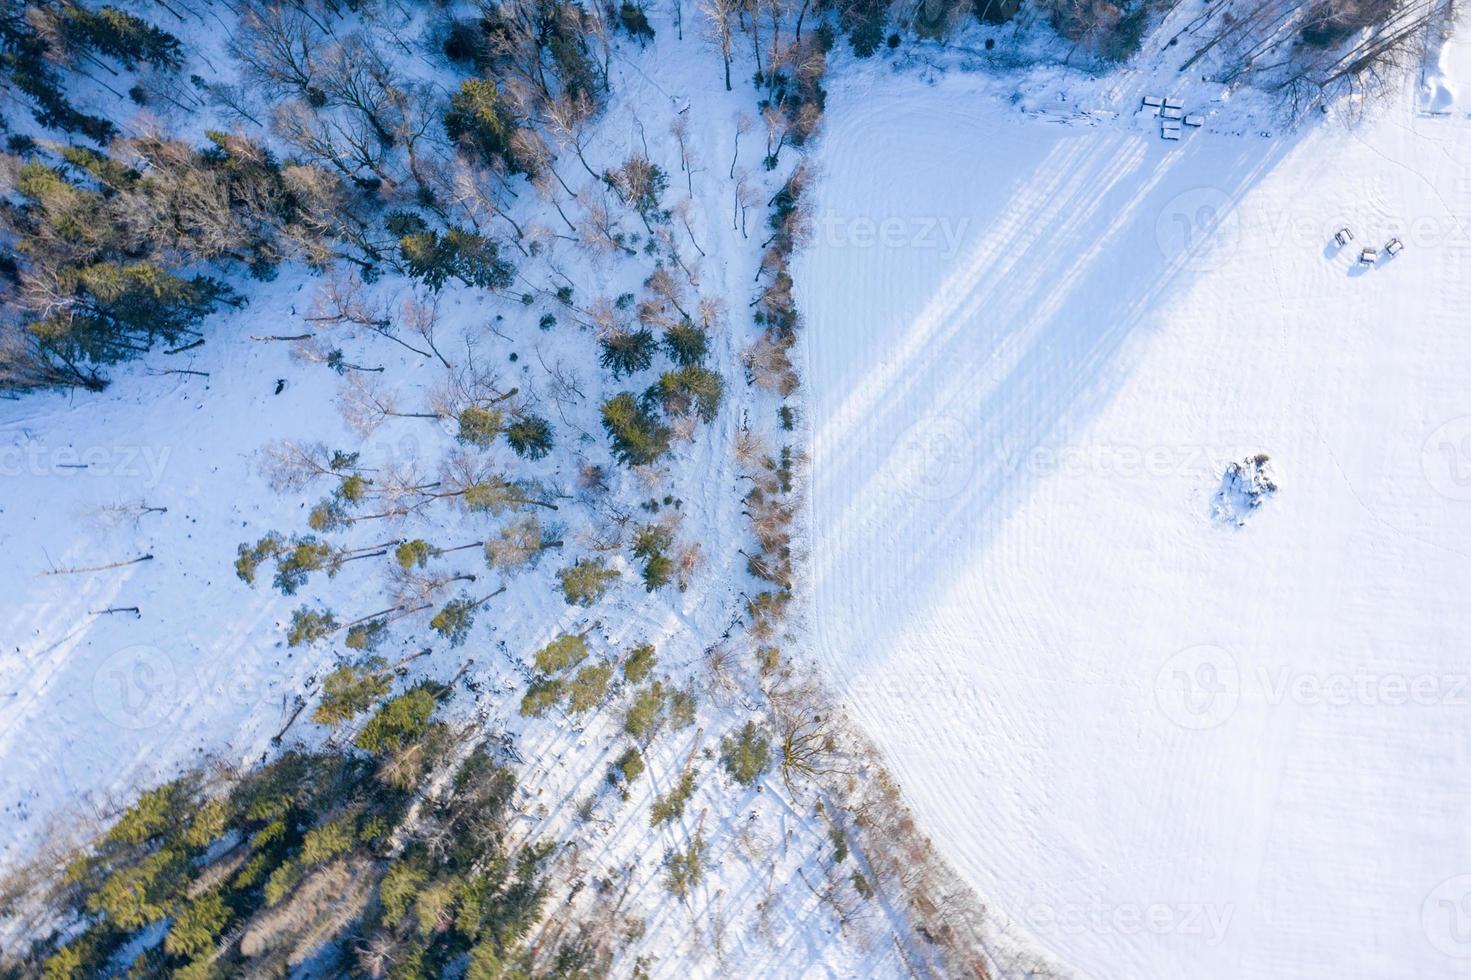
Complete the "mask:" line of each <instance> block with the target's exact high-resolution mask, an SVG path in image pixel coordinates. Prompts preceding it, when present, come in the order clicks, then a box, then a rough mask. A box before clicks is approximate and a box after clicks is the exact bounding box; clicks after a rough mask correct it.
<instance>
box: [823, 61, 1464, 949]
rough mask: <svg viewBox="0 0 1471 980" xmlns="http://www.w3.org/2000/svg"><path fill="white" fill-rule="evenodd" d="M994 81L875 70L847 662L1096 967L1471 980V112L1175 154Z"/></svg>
mask: <svg viewBox="0 0 1471 980" xmlns="http://www.w3.org/2000/svg"><path fill="white" fill-rule="evenodd" d="M994 84H999V83H991V82H987V81H986V80H985V79H979V78H975V77H970V78H964V77H953V76H952V77H949V78H946V79H942V80H941V82H940V84H939V85H938V86H937V87H926V86H924V85H922V84H920V83H919V82H917V81H914V80H912V79H906V78H903V77H886V78H884V80H883V81H882V84H881V85H874V84H872V83H871V82H866V81H865V80H864V76H861V75H860V76H858V78H856V79H854V80H852V81H849V82H846V83H844V84H841V85H838V86H835V91H834V93H833V97H832V102H831V111H830V117H829V123H828V129H827V133H826V136H825V137H824V139H825V142H824V145H823V148H822V150H821V152H820V154H819V163H820V164H821V166H822V169H823V174H822V178H821V180H820V181H819V185H818V198H817V203H818V212H817V214H816V216H815V219H816V220H815V224H816V233H817V234H816V241H815V242H814V244H813V245H812V247H811V248H809V249H808V251H807V253H806V254H805V256H804V258H803V260H802V263H801V265H800V266H799V268H798V270H797V280H798V283H799V288H800V292H801V301H802V305H803V308H804V312H805V315H806V318H807V328H806V329H807V334H806V340H807V360H808V363H807V368H806V370H807V380H808V382H809V387H808V392H809V395H808V397H809V399H810V405H809V411H810V417H811V419H810V420H811V425H812V429H813V459H814V465H813V492H812V520H813V534H814V544H813V556H812V562H811V572H812V575H813V579H814V581H813V586H814V590H815V595H814V599H813V607H812V617H813V633H814V642H815V644H816V646H817V648H818V655H819V656H820V658H821V659H822V660H823V661H824V662H825V664H826V665H827V666H828V668H829V669H830V672H831V673H832V675H833V677H834V679H835V681H836V682H837V683H838V684H839V686H840V687H841V688H843V689H844V691H845V693H846V696H847V699H848V701H849V703H850V704H851V705H852V706H853V708H854V710H855V713H856V714H857V716H858V717H859V719H860V721H861V722H862V723H863V725H864V727H865V728H867V729H868V730H869V731H870V732H871V733H872V734H873V735H874V736H875V737H876V739H877V740H878V741H879V743H880V745H881V746H882V748H883V749H884V751H885V752H886V753H887V754H888V755H889V757H890V760H891V762H892V763H893V768H894V771H895V774H896V775H897V776H898V778H899V780H900V782H901V784H902V785H903V786H904V787H905V790H906V792H907V794H908V795H909V797H910V798H911V799H912V800H913V801H914V803H915V805H916V809H917V811H918V813H919V815H920V817H921V820H922V821H923V822H924V823H925V824H926V826H927V829H928V830H929V831H930V832H931V833H932V834H933V835H934V836H935V838H936V840H937V842H938V843H939V844H940V845H941V848H942V850H943V851H944V852H946V853H947V854H948V855H949V856H950V857H951V858H952V859H954V860H955V861H956V862H957V864H958V865H959V867H960V870H961V871H962V872H963V873H964V874H965V875H966V876H967V877H968V878H970V879H971V880H972V882H973V883H974V884H975V885H976V886H977V887H978V888H979V890H980V891H981V893H982V894H983V896H986V897H987V898H988V899H989V900H990V901H991V902H992V903H993V905H994V907H995V908H996V909H997V910H998V911H1000V912H1002V913H1004V914H1005V915H1006V916H1008V917H1009V918H1010V919H1011V920H1012V922H1013V923H1015V924H1016V925H1017V926H1018V927H1019V928H1021V929H1024V930H1025V931H1027V932H1030V933H1031V934H1032V935H1033V936H1034V937H1035V939H1036V940H1037V941H1038V942H1039V943H1041V944H1042V945H1043V946H1044V947H1046V948H1047V949H1049V950H1051V951H1053V952H1054V953H1056V954H1057V955H1059V956H1060V957H1061V958H1063V959H1064V960H1065V961H1067V962H1069V963H1071V964H1072V965H1074V966H1075V967H1077V968H1078V969H1079V970H1080V972H1082V973H1084V974H1086V975H1096V976H1100V977H1130V978H1138V977H1185V976H1192V977H1255V976H1262V977H1268V976H1270V977H1289V976H1302V977H1307V976H1318V977H1321V976H1364V977H1371V976H1372V977H1387V976H1422V977H1429V976H1467V975H1471V959H1467V958H1465V957H1471V914H1462V913H1463V912H1464V910H1465V909H1467V908H1471V898H1467V896H1468V895H1471V877H1467V878H1464V879H1459V880H1452V881H1450V882H1449V883H1447V884H1445V885H1441V883H1442V882H1444V881H1446V879H1452V878H1453V876H1456V875H1461V874H1465V873H1471V829H1468V825H1467V823H1466V821H1465V819H1464V814H1465V810H1466V804H1467V802H1468V801H1471V768H1468V766H1467V761H1468V759H1467V756H1468V748H1467V747H1468V744H1471V741H1468V738H1467V735H1468V733H1471V684H1468V683H1467V674H1466V671H1467V661H1466V650H1467V649H1468V647H1471V616H1468V615H1467V614H1466V612H1465V599H1466V585H1467V583H1468V582H1471V383H1468V379H1471V313H1468V310H1471V238H1468V236H1467V229H1468V228H1471V178H1468V177H1467V176H1466V174H1467V173H1468V172H1471V171H1468V169H1467V168H1468V166H1471V125H1468V124H1467V123H1466V122H1465V121H1464V120H1459V119H1445V118H1442V119H1428V118H1425V117H1423V116H1417V115H1416V114H1415V112H1414V111H1413V108H1412V107H1411V105H1410V103H1411V102H1412V101H1413V100H1412V99H1410V98H1406V100H1405V104H1404V106H1403V107H1399V108H1395V109H1393V110H1390V111H1389V113H1388V115H1387V116H1386V118H1384V119H1382V120H1379V121H1375V122H1370V123H1365V124H1363V125H1362V126H1360V127H1359V128H1358V129H1355V130H1353V131H1349V130H1348V129H1346V128H1344V127H1342V126H1339V125H1337V124H1335V123H1331V122H1325V123H1324V124H1323V125H1321V126H1319V127H1318V128H1316V129H1314V130H1311V131H1309V132H1308V133H1307V134H1305V135H1302V136H1300V137H1293V138H1274V139H1263V138H1261V137H1260V136H1257V135H1250V136H1233V135H1224V134H1216V133H1212V132H1210V131H1209V130H1210V128H1211V127H1208V128H1207V131H1204V132H1200V133H1195V134H1191V135H1190V136H1189V137H1188V138H1187V139H1186V140H1185V141H1184V142H1183V143H1181V144H1179V145H1170V144H1166V143H1163V142H1162V141H1160V140H1159V139H1157V138H1151V137H1149V136H1146V135H1144V133H1143V132H1141V131H1140V130H1139V128H1138V127H1133V126H1130V125H1128V124H1127V120H1125V121H1123V122H1120V123H1117V124H1109V125H1105V126H1101V127H1098V128H1091V129H1090V128H1081V127H1069V126H1059V125H1050V124H1047V123H1041V122H1034V121H1024V120H1023V119H1021V117H1020V115H1019V114H1018V113H1017V112H1016V111H1014V110H1012V109H1010V108H1009V107H1007V106H1005V105H1004V104H1003V103H1002V102H1001V100H999V99H997V98H995V97H994V96H995V92H994V91H988V89H987V86H988V85H994ZM1343 224H1347V225H1349V226H1351V227H1352V228H1353V229H1354V230H1355V231H1356V232H1357V233H1358V236H1359V240H1358V241H1357V242H1356V243H1354V246H1352V247H1351V248H1349V249H1345V250H1338V249H1336V248H1333V247H1330V239H1331V235H1332V232H1333V231H1334V230H1336V229H1337V228H1338V227H1339V226H1340V225H1343ZM1396 234H1397V235H1399V237H1401V238H1403V239H1404V241H1405V242H1406V244H1407V245H1408V248H1407V250H1406V251H1405V252H1404V253H1403V254H1401V255H1400V256H1398V257H1396V258H1394V259H1392V260H1389V261H1381V264H1380V265H1379V266H1378V267H1377V268H1374V269H1372V270H1365V269H1361V268H1359V267H1358V266H1357V265H1356V259H1357V252H1358V247H1359V246H1362V245H1366V244H1372V245H1379V246H1382V245H1383V244H1384V243H1385V242H1386V241H1387V240H1388V239H1389V238H1390V237H1391V235H1396ZM1187 243H1188V244H1187ZM1258 452H1265V453H1267V454H1269V455H1270V456H1271V457H1272V462H1273V465H1274V467H1275V468H1276V472H1277V474H1278V478H1279V482H1280V483H1281V486H1282V489H1281V490H1280V492H1279V493H1277V495H1276V496H1275V497H1274V498H1272V499H1270V500H1268V501H1267V502H1266V503H1265V504H1264V505H1263V507H1262V508H1261V509H1260V510H1259V511H1256V512H1254V513H1253V514H1251V515H1250V516H1249V518H1248V519H1247V521H1246V523H1245V526H1243V527H1239V528H1237V527H1231V526H1223V525H1222V524H1220V523H1218V522H1216V521H1214V520H1213V519H1212V503H1213V497H1214V495H1215V493H1216V491H1217V489H1218V488H1219V486H1220V482H1221V476H1222V472H1223V470H1224V467H1225V466H1226V464H1227V463H1229V462H1231V461H1233V460H1240V459H1242V458H1244V457H1246V456H1248V455H1251V454H1255V453H1258ZM1438 886H1440V887H1438ZM1463 901H1464V904H1463V905H1458V904H1457V903H1461V902H1463Z"/></svg>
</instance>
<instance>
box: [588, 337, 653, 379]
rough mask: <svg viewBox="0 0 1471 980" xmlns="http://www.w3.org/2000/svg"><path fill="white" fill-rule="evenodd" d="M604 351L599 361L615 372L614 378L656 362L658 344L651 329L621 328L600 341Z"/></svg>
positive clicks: (640, 369) (638, 370)
mask: <svg viewBox="0 0 1471 980" xmlns="http://www.w3.org/2000/svg"><path fill="white" fill-rule="evenodd" d="M598 346H599V347H600V348H601V349H602V353H600V354H599V355H598V363H599V364H601V365H602V366H603V367H605V368H607V369H608V370H610V371H612V372H613V377H614V378H621V377H623V376H624V375H625V374H637V373H638V372H640V371H643V370H646V369H647V368H648V367H649V366H650V365H652V364H653V363H654V351H655V349H656V346H657V345H656V344H655V341H654V334H653V332H652V331H650V330H619V331H614V332H612V333H609V334H608V335H606V336H605V337H603V338H602V339H601V340H599V341H598Z"/></svg>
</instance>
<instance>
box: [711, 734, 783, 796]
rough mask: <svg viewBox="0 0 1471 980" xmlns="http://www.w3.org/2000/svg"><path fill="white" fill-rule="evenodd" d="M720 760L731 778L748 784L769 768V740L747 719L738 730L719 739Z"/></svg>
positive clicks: (742, 783)
mask: <svg viewBox="0 0 1471 980" xmlns="http://www.w3.org/2000/svg"><path fill="white" fill-rule="evenodd" d="M720 761H721V763H722V764H723V765H724V766H725V771H726V772H728V773H730V777H731V778H732V779H734V780H735V781H736V782H738V783H740V784H741V785H742V786H750V785H751V784H752V783H754V782H756V780H758V779H760V778H761V776H762V774H763V773H765V772H766V771H767V770H768V769H770V768H771V741H770V739H768V738H767V737H766V736H765V735H763V734H762V733H761V730H760V729H759V728H758V727H756V723H755V722H754V721H748V722H746V724H745V726H744V727H742V728H741V730H740V731H739V732H737V733H735V734H732V735H727V736H726V737H725V738H724V739H722V740H721V742H720Z"/></svg>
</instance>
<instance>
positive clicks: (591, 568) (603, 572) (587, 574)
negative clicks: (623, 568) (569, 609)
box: [557, 558, 618, 606]
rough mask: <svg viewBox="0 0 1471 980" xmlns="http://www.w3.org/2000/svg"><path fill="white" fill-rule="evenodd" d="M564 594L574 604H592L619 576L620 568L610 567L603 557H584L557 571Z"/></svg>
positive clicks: (568, 601)
mask: <svg viewBox="0 0 1471 980" xmlns="http://www.w3.org/2000/svg"><path fill="white" fill-rule="evenodd" d="M557 578H558V580H560V581H561V583H562V595H563V596H565V597H566V599H567V604H568V605H572V606H591V605H592V604H593V603H594V602H597V601H598V600H599V599H601V598H602V597H603V593H605V592H607V591H608V588H609V587H610V586H611V585H612V584H613V581H614V580H615V579H617V578H618V569H616V568H609V567H608V566H607V565H606V564H604V562H603V560H602V559H601V558H584V559H582V560H581V561H579V562H577V563H576V564H573V565H570V566H568V567H567V568H564V569H562V570H561V571H560V572H558V573H557Z"/></svg>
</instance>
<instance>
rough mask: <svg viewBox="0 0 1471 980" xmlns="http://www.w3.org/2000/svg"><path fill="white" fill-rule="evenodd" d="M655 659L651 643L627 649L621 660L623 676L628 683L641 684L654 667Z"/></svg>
mask: <svg viewBox="0 0 1471 980" xmlns="http://www.w3.org/2000/svg"><path fill="white" fill-rule="evenodd" d="M656 660H657V658H656V657H655V656H654V645H653V644H652V643H644V644H641V645H639V646H636V647H634V648H633V649H632V650H630V651H628V656H627V657H625V658H624V660H623V676H624V677H625V678H627V679H628V683H630V684H642V683H643V680H644V678H645V677H648V676H649V673H650V672H651V671H652V670H653V669H654V664H655V662H656Z"/></svg>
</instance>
